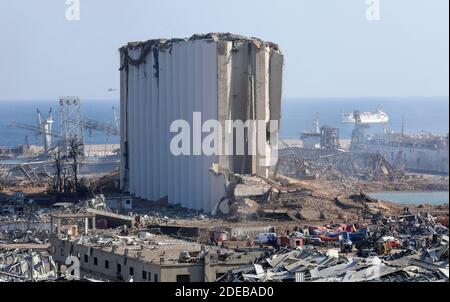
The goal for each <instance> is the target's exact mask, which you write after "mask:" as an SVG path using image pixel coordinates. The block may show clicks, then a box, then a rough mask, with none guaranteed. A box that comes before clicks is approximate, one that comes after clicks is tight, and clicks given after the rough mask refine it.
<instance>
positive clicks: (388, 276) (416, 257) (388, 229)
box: [218, 214, 449, 282]
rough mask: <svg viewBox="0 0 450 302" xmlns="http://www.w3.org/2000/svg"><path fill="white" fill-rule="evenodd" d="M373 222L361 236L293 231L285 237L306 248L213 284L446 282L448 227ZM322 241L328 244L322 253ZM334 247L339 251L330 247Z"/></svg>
mask: <svg viewBox="0 0 450 302" xmlns="http://www.w3.org/2000/svg"><path fill="white" fill-rule="evenodd" d="M373 220H374V224H373V225H370V226H367V227H366V228H364V231H362V230H361V229H360V230H357V231H356V230H354V231H351V232H349V230H343V231H342V232H340V233H337V232H332V231H331V230H330V229H326V228H309V229H310V230H312V232H311V233H310V234H304V233H298V232H296V234H293V235H291V237H292V236H295V237H297V238H300V239H301V240H303V241H304V242H305V243H306V244H304V245H301V246H300V247H297V248H295V249H292V248H290V247H279V248H278V249H276V250H275V251H274V252H272V253H267V254H264V255H262V256H261V257H259V258H258V259H256V260H255V261H254V262H253V264H251V265H249V266H247V267H243V268H240V269H235V270H231V271H229V272H228V274H227V275H225V276H223V277H222V278H220V279H219V280H218V281H227V282H294V281H295V282H436V281H446V282H448V280H449V278H448V275H449V266H448V264H449V263H448V259H449V254H448V245H449V241H448V228H446V227H444V226H442V225H440V224H439V223H436V222H435V221H434V218H433V217H432V216H431V215H429V214H428V215H420V214H419V215H404V216H398V217H383V216H380V215H378V216H376V217H374V219H373ZM306 229H308V228H306ZM363 232H364V236H360V235H361V234H363ZM323 238H327V239H328V242H327V244H326V248H324V247H325V245H324V242H323ZM335 246H340V249H333V248H330V247H335ZM356 250H357V252H356Z"/></svg>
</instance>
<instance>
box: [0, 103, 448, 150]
mask: <svg viewBox="0 0 450 302" xmlns="http://www.w3.org/2000/svg"><path fill="white" fill-rule="evenodd" d="M81 102H82V103H81V111H82V114H83V116H84V117H85V118H89V119H92V120H97V121H100V122H104V123H108V124H111V125H114V117H113V111H112V107H113V106H115V107H116V108H117V109H118V108H119V101H118V100H95V101H93V100H88V99H85V100H82V101H81ZM36 108H39V109H40V111H41V113H42V118H45V116H46V114H47V112H48V110H49V109H50V108H53V119H54V120H55V123H54V127H53V131H54V132H55V133H58V131H59V106H58V103H57V101H56V100H53V101H50V100H43V101H42V100H41V101H20V100H17V101H0V146H6V147H13V146H16V145H20V144H24V142H25V137H28V142H29V143H30V144H35V143H36V138H35V136H34V134H33V133H31V132H30V131H27V130H22V129H17V128H13V127H10V126H9V125H10V124H11V123H12V122H21V123H25V124H30V125H36V123H37V117H36ZM377 108H381V109H382V110H383V111H385V112H386V113H387V114H388V115H389V117H390V120H391V122H390V128H391V129H393V130H395V131H400V130H401V129H402V121H404V127H405V130H406V132H409V133H421V132H431V133H436V134H442V135H447V133H448V131H449V103H448V98H358V99H355V98H353V99H344V98H339V99H331V98H315V99H311V98H297V99H294V98H292V99H283V102H282V119H281V129H280V135H281V138H283V139H299V138H300V133H301V132H302V131H305V130H313V129H314V119H315V116H316V114H318V115H319V119H320V124H321V125H327V126H331V127H336V128H339V129H340V136H341V138H350V137H351V133H352V130H353V128H354V125H351V124H349V125H348V124H347V125H344V124H342V123H341V116H342V113H344V112H346V113H350V112H353V111H354V110H359V111H361V112H363V111H370V112H372V111H376V110H377ZM368 131H369V132H380V131H382V126H381V125H375V126H371V128H370V129H369V130H368ZM37 142H38V144H41V145H42V144H43V143H42V138H38V141H37ZM85 142H86V144H105V143H113V144H115V143H118V142H119V139H118V138H117V137H108V136H107V135H105V134H104V133H102V132H98V131H93V132H92V133H86V134H85Z"/></svg>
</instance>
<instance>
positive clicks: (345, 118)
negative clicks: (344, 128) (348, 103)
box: [341, 109, 389, 124]
mask: <svg viewBox="0 0 450 302" xmlns="http://www.w3.org/2000/svg"><path fill="white" fill-rule="evenodd" d="M359 115H360V117H361V123H362V124H387V123H388V122H389V116H388V115H387V113H385V112H383V111H381V110H380V109H378V110H377V112H375V113H373V112H361V113H360V114H359ZM341 121H342V123H343V124H354V123H356V121H355V114H354V113H343V114H342V120H341Z"/></svg>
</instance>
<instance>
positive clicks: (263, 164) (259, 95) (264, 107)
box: [120, 34, 283, 212]
mask: <svg viewBox="0 0 450 302" xmlns="http://www.w3.org/2000/svg"><path fill="white" fill-rule="evenodd" d="M120 51H121V150H122V152H121V154H122V158H121V169H120V175H121V176H120V179H121V186H122V189H123V190H125V191H129V192H130V193H131V194H134V195H135V196H137V197H140V198H142V199H146V200H150V201H158V200H161V199H164V198H167V200H168V202H169V203H171V204H181V205H182V206H184V207H187V208H192V209H197V210H204V211H205V212H210V211H212V210H213V209H214V208H215V207H216V206H217V204H218V203H219V202H220V201H221V200H223V199H225V198H228V197H229V196H227V192H228V190H227V185H228V180H229V177H230V175H232V174H260V175H264V176H267V171H268V166H269V162H270V161H269V159H270V157H271V152H272V151H271V150H273V147H274V146H273V143H272V146H271V145H270V144H271V142H274V141H276V142H277V141H278V127H277V128H276V129H271V130H270V131H266V130H264V132H265V133H264V135H262V136H259V135H256V136H255V138H254V140H255V142H254V143H258V141H257V140H258V139H259V140H261V142H260V143H263V144H264V149H265V150H266V151H265V152H262V153H257V154H251V152H250V150H249V147H248V145H247V144H244V145H245V148H244V149H245V150H244V154H238V155H236V153H235V152H231V154H230V152H224V149H223V146H225V145H226V143H227V142H226V139H227V138H229V136H227V135H229V133H232V134H233V143H234V145H233V146H234V149H233V151H236V150H235V149H236V146H237V145H239V138H240V137H234V133H233V129H230V126H229V125H230V124H229V123H227V121H234V120H240V121H243V122H246V121H248V120H254V121H256V120H262V121H264V122H265V123H269V122H270V121H275V122H276V123H277V124H278V125H279V120H280V107H281V78H282V66H283V56H282V54H281V53H280V51H279V50H278V47H277V46H276V45H274V44H271V43H265V42H262V41H260V40H258V39H249V38H245V37H241V36H237V35H231V34H207V35H195V36H193V37H191V38H190V39H172V40H165V39H160V40H150V41H147V42H135V43H129V44H127V45H126V46H124V47H122V48H121V49H120ZM199 121H200V122H199ZM210 121H217V123H218V124H219V125H220V128H221V129H220V131H214V130H217V129H215V128H211V127H208V125H209V124H208V122H210ZM181 126H186V127H187V129H188V135H187V136H186V135H184V137H185V139H184V140H183V144H182V145H183V146H182V147H180V146H178V145H177V144H174V140H175V139H176V138H177V135H181V134H182V133H181V132H183V129H184V130H186V129H185V128H182V127H181ZM227 127H228V128H227ZM171 130H172V131H171ZM173 130H175V131H173ZM177 131H180V133H177ZM266 132H267V133H266ZM183 134H186V133H183ZM261 137H262V138H261ZM211 138H212V141H214V142H215V143H216V144H217V142H219V147H218V148H216V149H214V150H215V152H213V153H212V154H211V152H205V150H204V148H203V147H204V145H205V144H206V145H207V143H205V141H207V140H208V139H210V140H211ZM270 138H272V139H270ZM244 139H245V140H246V141H245V142H244V143H247V142H248V140H250V139H251V138H249V136H248V133H246V136H245V138H244ZM199 142H200V143H199ZM174 146H175V148H174ZM177 147H179V148H177ZM174 149H175V150H174ZM180 150H181V151H180Z"/></svg>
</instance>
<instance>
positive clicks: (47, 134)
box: [10, 106, 120, 153]
mask: <svg viewBox="0 0 450 302" xmlns="http://www.w3.org/2000/svg"><path fill="white" fill-rule="evenodd" d="M36 113H37V122H36V125H30V124H25V123H21V122H13V123H11V124H10V126H11V127H15V128H19V129H24V130H28V131H31V132H33V133H34V134H35V136H36V140H37V138H38V137H40V136H43V137H44V150H45V153H48V152H49V151H50V150H51V149H52V138H56V139H58V140H60V141H61V140H65V138H66V137H65V136H64V135H62V134H57V133H54V132H52V125H53V123H54V120H53V116H52V109H50V110H49V112H48V115H47V117H46V118H45V119H43V118H42V113H41V111H40V110H39V108H38V109H37V110H36ZM113 117H114V121H113V123H110V124H108V123H104V122H100V121H96V120H93V119H88V118H84V119H82V127H83V128H84V129H85V130H87V131H88V132H89V134H90V135H91V134H92V132H93V131H100V132H104V133H106V134H107V136H108V138H109V136H119V134H120V133H119V132H120V131H119V124H120V122H119V119H118V115H117V111H116V108H115V107H114V106H113Z"/></svg>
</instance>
